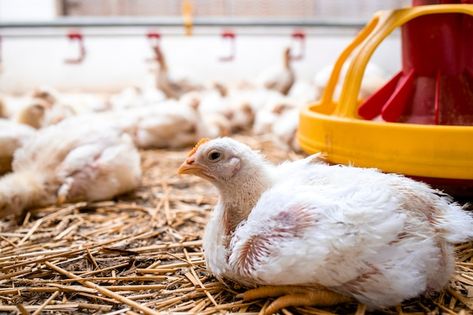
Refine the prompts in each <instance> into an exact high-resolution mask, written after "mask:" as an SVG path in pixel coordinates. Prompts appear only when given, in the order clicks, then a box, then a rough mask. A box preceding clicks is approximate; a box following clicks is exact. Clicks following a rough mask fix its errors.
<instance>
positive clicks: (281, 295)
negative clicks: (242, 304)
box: [241, 286, 353, 315]
mask: <svg viewBox="0 0 473 315" xmlns="http://www.w3.org/2000/svg"><path fill="white" fill-rule="evenodd" d="M241 297H242V298H243V300H245V301H251V300H256V299H260V298H268V297H278V298H277V299H276V300H275V301H274V302H272V303H271V304H270V305H269V306H268V308H267V309H266V311H265V314H266V315H268V314H273V313H275V312H277V311H278V310H280V309H282V308H285V307H289V306H302V305H306V306H309V305H335V304H340V303H346V302H350V301H353V300H352V299H351V298H350V297H347V296H344V295H341V294H339V293H335V292H332V291H330V290H327V289H326V288H324V287H321V286H320V287H301V286H264V287H259V288H256V289H252V290H248V291H246V292H245V293H243V294H241Z"/></svg>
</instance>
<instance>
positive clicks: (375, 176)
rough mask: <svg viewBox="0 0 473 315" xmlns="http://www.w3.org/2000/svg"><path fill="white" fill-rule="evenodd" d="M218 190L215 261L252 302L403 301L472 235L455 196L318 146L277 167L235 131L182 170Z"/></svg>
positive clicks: (445, 270) (217, 270) (209, 231)
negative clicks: (350, 162) (344, 162)
mask: <svg viewBox="0 0 473 315" xmlns="http://www.w3.org/2000/svg"><path fill="white" fill-rule="evenodd" d="M178 173H180V174H193V175H196V176H200V177H202V178H204V179H206V180H208V181H210V182H211V183H212V184H213V185H215V186H216V187H217V189H218V191H219V194H220V198H219V201H218V204H217V205H216V207H215V208H214V210H213V213H212V216H211V218H210V221H209V223H208V225H207V227H206V230H205V235H204V239H203V248H204V254H205V259H206V263H207V267H208V268H209V270H210V271H211V272H212V273H213V274H214V275H215V276H216V277H217V278H218V279H222V278H226V279H231V280H233V281H235V282H238V283H240V284H242V285H245V286H248V287H255V286H262V287H259V288H256V289H252V290H249V291H247V292H245V293H244V294H243V298H244V299H245V300H249V299H254V298H260V297H279V298H278V299H276V301H274V302H273V303H272V304H271V305H270V306H269V307H268V308H267V310H266V313H267V314H270V313H273V312H275V311H277V310H278V309H281V308H283V307H287V306H295V305H311V304H320V305H328V304H335V303H342V302H347V301H350V300H352V299H356V300H358V301H359V302H361V303H364V304H366V305H367V306H368V307H369V308H372V309H380V308H384V307H389V306H393V305H398V304H399V303H400V302H402V301H403V300H405V299H409V298H413V297H416V296H418V295H421V294H423V293H429V292H432V291H437V290H440V289H442V288H443V287H444V286H445V285H446V284H447V283H448V280H449V279H450V277H451V276H452V274H453V272H454V251H453V246H452V244H454V243H458V242H463V241H466V240H469V239H471V238H472V237H473V218H472V216H471V215H469V214H467V213H466V212H465V211H464V210H463V209H462V208H461V207H460V206H459V205H457V204H455V203H454V202H452V201H451V199H450V198H449V197H448V196H446V195H444V194H442V193H441V192H440V191H436V190H434V189H432V188H430V187H429V186H428V185H426V184H423V183H420V182H416V181H414V180H411V179H408V178H406V177H403V176H399V175H395V174H383V173H381V172H379V171H377V170H375V169H363V168H356V167H350V166H339V165H328V164H325V163H324V161H323V157H322V156H320V155H313V156H310V157H308V158H306V159H303V160H299V161H295V162H286V163H283V164H281V165H279V166H274V165H272V164H270V163H269V162H267V161H266V160H265V159H264V158H263V157H262V156H261V155H260V154H258V153H257V152H255V151H253V150H251V149H250V148H249V147H248V146H246V145H244V144H241V143H239V142H237V141H234V140H232V139H229V138H220V139H215V140H211V141H205V140H204V141H201V142H199V143H198V144H197V145H196V147H195V148H194V149H193V150H192V151H191V152H190V155H189V156H188V157H187V159H186V161H185V162H184V163H183V164H182V165H181V167H180V168H179V170H178Z"/></svg>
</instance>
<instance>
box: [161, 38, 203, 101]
mask: <svg viewBox="0 0 473 315" xmlns="http://www.w3.org/2000/svg"><path fill="white" fill-rule="evenodd" d="M154 50H155V54H156V59H157V60H158V63H159V66H158V69H157V71H156V87H157V88H158V89H159V90H161V91H162V92H163V93H164V94H165V95H166V96H167V97H168V98H174V99H179V98H180V97H181V96H182V95H183V94H185V93H187V92H190V91H196V90H201V89H202V86H200V85H197V84H193V83H191V82H189V81H187V80H172V79H171V78H170V76H169V69H168V64H167V62H166V58H165V56H164V54H163V52H162V50H161V48H159V46H156V47H154Z"/></svg>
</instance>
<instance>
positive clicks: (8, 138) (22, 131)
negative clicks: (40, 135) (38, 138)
mask: <svg viewBox="0 0 473 315" xmlns="http://www.w3.org/2000/svg"><path fill="white" fill-rule="evenodd" d="M34 135H35V130H34V129H33V128H31V127H29V126H25V125H22V124H18V123H15V122H13V121H10V120H7V119H0V174H3V173H5V172H8V171H10V170H11V162H12V160H13V154H14V153H15V151H16V150H17V149H18V148H20V147H22V146H23V144H24V143H25V142H27V141H28V140H29V139H30V138H32V137H33V136H34Z"/></svg>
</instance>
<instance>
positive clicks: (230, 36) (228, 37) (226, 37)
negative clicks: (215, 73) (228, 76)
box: [218, 31, 236, 62]
mask: <svg viewBox="0 0 473 315" xmlns="http://www.w3.org/2000/svg"><path fill="white" fill-rule="evenodd" d="M221 36H222V39H223V41H227V42H229V43H230V51H229V53H228V54H226V55H224V56H221V57H219V58H218V60H220V61H222V62H228V61H233V60H234V59H235V53H236V45H235V40H236V34H235V33H234V32H233V31H223V32H222V34H221Z"/></svg>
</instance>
